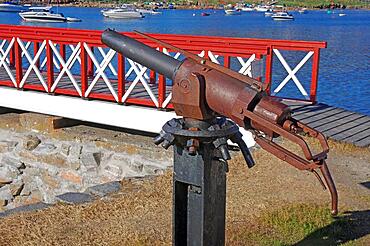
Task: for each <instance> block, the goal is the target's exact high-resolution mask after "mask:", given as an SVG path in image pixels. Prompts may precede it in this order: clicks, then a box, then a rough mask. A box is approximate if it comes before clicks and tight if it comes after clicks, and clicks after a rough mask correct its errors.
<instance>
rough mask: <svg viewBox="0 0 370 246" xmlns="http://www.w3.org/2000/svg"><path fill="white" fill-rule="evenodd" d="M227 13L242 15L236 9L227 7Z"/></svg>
mask: <svg viewBox="0 0 370 246" xmlns="http://www.w3.org/2000/svg"><path fill="white" fill-rule="evenodd" d="M225 14H226V15H241V12H240V11H239V10H236V9H225Z"/></svg>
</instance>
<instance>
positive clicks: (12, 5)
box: [0, 2, 28, 12]
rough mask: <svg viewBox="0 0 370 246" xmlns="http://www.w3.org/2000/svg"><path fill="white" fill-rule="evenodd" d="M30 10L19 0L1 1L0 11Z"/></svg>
mask: <svg viewBox="0 0 370 246" xmlns="http://www.w3.org/2000/svg"><path fill="white" fill-rule="evenodd" d="M26 10H28V7H26V6H23V5H21V4H18V3H17V2H4V3H0V12H22V11H26Z"/></svg>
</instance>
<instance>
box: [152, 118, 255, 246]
mask: <svg viewBox="0 0 370 246" xmlns="http://www.w3.org/2000/svg"><path fill="white" fill-rule="evenodd" d="M228 139H231V140H232V141H234V142H235V143H237V144H238V145H239V147H240V149H241V151H242V153H243V155H244V157H245V159H246V160H247V164H248V166H249V167H252V166H253V165H254V162H253V159H252V157H251V155H250V152H249V150H248V148H247V146H246V145H245V143H244V142H243V140H242V135H241V134H240V132H239V128H238V127H237V126H236V125H235V124H234V123H233V122H231V121H226V120H225V119H223V118H219V119H216V118H215V119H212V120H211V121H198V120H193V119H186V120H184V119H173V120H171V121H169V122H167V123H166V124H165V125H164V126H163V130H162V131H161V133H160V135H159V136H158V137H157V138H156V139H155V143H156V144H160V143H162V146H163V147H164V148H166V149H167V148H168V147H169V146H171V145H174V175H173V244H174V245H176V246H180V245H194V246H195V245H196V246H199V245H224V244H225V208H226V172H227V171H228V166H227V162H226V161H227V160H229V159H230V154H229V151H228V149H227V140H228Z"/></svg>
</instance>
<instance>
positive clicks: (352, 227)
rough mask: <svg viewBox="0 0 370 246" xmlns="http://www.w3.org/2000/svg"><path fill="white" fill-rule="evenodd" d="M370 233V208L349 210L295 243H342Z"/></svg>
mask: <svg viewBox="0 0 370 246" xmlns="http://www.w3.org/2000/svg"><path fill="white" fill-rule="evenodd" d="M368 234H370V210H364V211H348V212H345V213H344V214H343V216H340V217H338V218H336V219H335V221H334V222H333V223H331V224H329V225H327V226H325V227H323V228H320V229H318V230H316V231H314V232H313V233H311V234H309V235H308V236H307V237H305V238H304V239H303V240H301V241H300V242H298V243H297V244H295V245H341V244H344V243H346V242H349V241H353V240H356V239H360V238H362V237H364V236H366V235H368Z"/></svg>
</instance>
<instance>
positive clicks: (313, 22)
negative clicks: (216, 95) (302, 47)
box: [0, 7, 370, 115]
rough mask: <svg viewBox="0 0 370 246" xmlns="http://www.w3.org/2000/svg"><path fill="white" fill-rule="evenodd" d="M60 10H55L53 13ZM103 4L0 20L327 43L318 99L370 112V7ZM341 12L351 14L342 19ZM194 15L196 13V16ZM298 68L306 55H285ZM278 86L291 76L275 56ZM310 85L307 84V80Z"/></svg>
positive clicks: (304, 77) (305, 73)
mask: <svg viewBox="0 0 370 246" xmlns="http://www.w3.org/2000/svg"><path fill="white" fill-rule="evenodd" d="M56 10H57V9H56V8H54V11H56ZM100 10H101V9H99V8H74V7H59V8H58V11H59V12H60V13H63V14H64V15H65V16H72V17H78V18H80V19H82V22H80V23H45V24H42V23H26V22H23V21H22V20H21V18H20V17H19V16H18V14H16V13H15V14H14V13H0V23H1V24H13V25H27V26H36V25H37V26H48V27H67V28H78V29H96V30H104V29H106V28H108V27H109V28H114V29H116V30H119V31H132V30H139V31H142V32H150V33H176V34H193V35H213V36H229V37H248V38H272V39H293V40H315V41H326V42H327V44H328V47H327V48H326V49H323V50H322V52H321V59H320V71H319V88H318V101H319V102H324V103H327V104H330V105H333V106H337V107H342V108H345V109H349V110H352V111H356V112H360V113H363V114H367V115H370V11H367V10H344V11H339V10H338V11H335V12H334V14H327V13H326V11H309V13H307V14H299V13H298V12H292V13H293V14H294V16H295V20H294V21H284V22H283V21H280V22H278V21H273V20H272V19H271V18H268V17H265V16H264V14H263V13H257V12H252V13H243V14H242V15H240V16H225V15H224V13H223V11H221V10H207V11H206V12H208V13H210V14H211V15H210V16H208V17H203V16H201V15H200V14H201V12H204V10H164V11H163V13H162V14H161V15H154V16H150V15H148V16H146V17H145V18H143V19H139V20H115V19H108V18H104V17H103V16H102V15H101V13H100ZM339 13H345V14H347V15H346V16H343V17H340V16H339ZM194 14H195V16H193V15H194ZM283 55H284V56H285V57H286V58H287V61H288V63H289V64H290V66H291V67H292V69H293V67H294V66H295V65H296V64H297V63H298V62H299V61H300V59H302V58H303V56H304V54H297V55H295V54H291V53H289V54H285V53H283ZM310 69H311V63H308V64H306V65H305V66H304V67H303V69H302V71H301V72H299V73H298V74H297V77H298V79H300V80H301V81H303V82H304V81H306V84H305V85H306V86H308V84H309V81H310V76H311V74H310V71H311V70H310ZM274 71H275V73H274V74H275V75H274V77H273V81H274V83H275V86H276V85H277V84H279V82H280V81H282V80H283V79H284V78H285V76H286V75H287V73H286V71H285V70H284V68H283V67H282V66H281V64H280V63H279V62H278V61H277V59H275V58H274ZM304 83H305V82H304ZM286 93H287V94H286V96H291V95H293V96H294V94H295V93H298V90H297V89H296V87H295V85H294V83H293V81H290V82H289V83H288V92H286Z"/></svg>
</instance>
